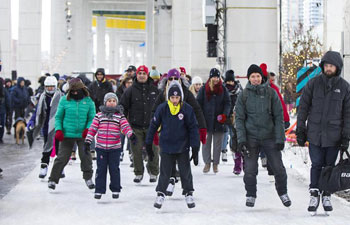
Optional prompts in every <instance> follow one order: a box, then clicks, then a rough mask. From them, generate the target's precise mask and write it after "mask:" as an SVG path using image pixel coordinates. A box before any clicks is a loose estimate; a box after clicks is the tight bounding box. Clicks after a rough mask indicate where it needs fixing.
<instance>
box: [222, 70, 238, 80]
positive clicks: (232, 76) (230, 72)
mask: <svg viewBox="0 0 350 225" xmlns="http://www.w3.org/2000/svg"><path fill="white" fill-rule="evenodd" d="M224 81H225V82H227V81H235V72H234V71H233V70H227V71H226V73H225V80H224Z"/></svg>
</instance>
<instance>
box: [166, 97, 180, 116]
mask: <svg viewBox="0 0 350 225" xmlns="http://www.w3.org/2000/svg"><path fill="white" fill-rule="evenodd" d="M168 106H169V110H170V113H171V115H173V116H175V115H177V114H178V113H179V112H180V108H181V103H179V104H178V105H177V106H175V105H174V104H173V103H172V102H171V101H170V100H168Z"/></svg>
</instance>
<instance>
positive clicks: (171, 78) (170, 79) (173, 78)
mask: <svg viewBox="0 0 350 225" xmlns="http://www.w3.org/2000/svg"><path fill="white" fill-rule="evenodd" d="M168 80H169V81H172V80H179V78H177V77H169V78H168Z"/></svg>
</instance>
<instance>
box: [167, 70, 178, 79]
mask: <svg viewBox="0 0 350 225" xmlns="http://www.w3.org/2000/svg"><path fill="white" fill-rule="evenodd" d="M169 77H176V78H179V79H180V72H179V71H178V70H177V69H175V68H174V69H171V70H169V72H168V75H167V78H169Z"/></svg>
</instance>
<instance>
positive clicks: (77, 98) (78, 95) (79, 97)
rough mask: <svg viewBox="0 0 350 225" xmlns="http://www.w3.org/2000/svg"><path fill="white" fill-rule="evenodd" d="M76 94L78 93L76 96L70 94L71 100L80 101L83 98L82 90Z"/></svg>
mask: <svg viewBox="0 0 350 225" xmlns="http://www.w3.org/2000/svg"><path fill="white" fill-rule="evenodd" d="M77 92H78V93H77V94H76V95H75V94H72V93H70V96H71V98H72V99H74V100H76V101H79V100H82V99H83V98H84V97H85V94H84V91H83V89H79V90H78V91H77Z"/></svg>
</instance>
